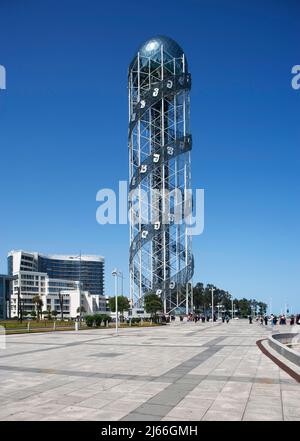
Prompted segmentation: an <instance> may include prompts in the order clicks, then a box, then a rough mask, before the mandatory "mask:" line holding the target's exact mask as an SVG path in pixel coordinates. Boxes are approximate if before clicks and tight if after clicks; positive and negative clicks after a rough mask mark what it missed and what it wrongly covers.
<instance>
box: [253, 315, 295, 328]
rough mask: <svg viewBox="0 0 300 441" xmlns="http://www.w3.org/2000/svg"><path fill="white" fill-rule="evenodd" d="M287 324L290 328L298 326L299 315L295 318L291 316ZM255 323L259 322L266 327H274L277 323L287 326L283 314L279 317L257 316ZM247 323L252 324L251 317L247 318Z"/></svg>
mask: <svg viewBox="0 0 300 441" xmlns="http://www.w3.org/2000/svg"><path fill="white" fill-rule="evenodd" d="M289 320H290V321H289V324H290V325H291V326H293V325H295V324H297V325H300V314H297V315H296V316H294V315H291V317H290V319H289ZM256 321H257V322H258V321H260V324H261V325H263V324H265V325H266V326H267V325H268V324H269V322H270V324H271V325H272V326H276V325H277V323H279V325H287V324H288V323H287V317H286V316H285V314H281V315H280V316H279V317H277V316H276V315H274V314H271V315H270V316H267V315H264V316H262V315H261V316H259V317H256ZM249 323H252V317H251V316H249Z"/></svg>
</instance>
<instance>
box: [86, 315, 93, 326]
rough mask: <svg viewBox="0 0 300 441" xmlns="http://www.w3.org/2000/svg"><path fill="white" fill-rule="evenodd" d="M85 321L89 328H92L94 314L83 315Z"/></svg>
mask: <svg viewBox="0 0 300 441" xmlns="http://www.w3.org/2000/svg"><path fill="white" fill-rule="evenodd" d="M84 319H85V323H86V325H87V326H88V327H89V328H92V327H93V325H94V316H93V315H86V316H85V317H84Z"/></svg>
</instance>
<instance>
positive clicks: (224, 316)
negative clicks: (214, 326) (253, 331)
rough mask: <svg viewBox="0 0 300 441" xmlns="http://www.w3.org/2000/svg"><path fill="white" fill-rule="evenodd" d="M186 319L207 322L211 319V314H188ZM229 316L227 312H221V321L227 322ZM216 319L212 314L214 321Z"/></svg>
mask: <svg viewBox="0 0 300 441" xmlns="http://www.w3.org/2000/svg"><path fill="white" fill-rule="evenodd" d="M187 320H188V321H189V322H195V323H197V322H198V321H199V322H200V321H201V322H202V323H205V322H209V321H211V320H212V317H211V314H210V315H208V314H207V315H205V314H189V315H188V317H187ZM229 320H230V317H229V315H228V314H222V322H223V323H225V322H226V323H229ZM216 321H217V316H216V315H215V314H214V322H216Z"/></svg>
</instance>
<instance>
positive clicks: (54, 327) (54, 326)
mask: <svg viewBox="0 0 300 441" xmlns="http://www.w3.org/2000/svg"><path fill="white" fill-rule="evenodd" d="M55 330H56V321H55V320H54V322H53V331H55Z"/></svg>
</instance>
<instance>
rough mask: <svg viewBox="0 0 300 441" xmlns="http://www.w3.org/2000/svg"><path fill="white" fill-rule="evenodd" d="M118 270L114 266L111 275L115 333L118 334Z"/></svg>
mask: <svg viewBox="0 0 300 441" xmlns="http://www.w3.org/2000/svg"><path fill="white" fill-rule="evenodd" d="M118 275H119V273H118V270H117V268H115V269H114V270H113V272H112V276H113V277H114V278H115V301H116V334H118Z"/></svg>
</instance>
